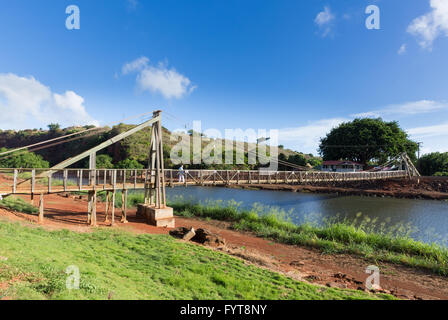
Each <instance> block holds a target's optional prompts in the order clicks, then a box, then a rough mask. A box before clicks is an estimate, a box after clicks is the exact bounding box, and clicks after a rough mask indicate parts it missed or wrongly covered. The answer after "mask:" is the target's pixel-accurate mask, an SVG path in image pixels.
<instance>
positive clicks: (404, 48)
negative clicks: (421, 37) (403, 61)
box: [397, 44, 407, 55]
mask: <svg viewBox="0 0 448 320" xmlns="http://www.w3.org/2000/svg"><path fill="white" fill-rule="evenodd" d="M406 50H407V46H406V44H402V45H401V47H400V49H398V52H397V53H398V54H399V55H403V54H405V53H406Z"/></svg>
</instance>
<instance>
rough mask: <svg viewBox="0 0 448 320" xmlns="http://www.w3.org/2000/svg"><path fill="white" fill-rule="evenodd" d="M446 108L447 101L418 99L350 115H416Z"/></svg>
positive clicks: (447, 105) (360, 116) (447, 106)
mask: <svg viewBox="0 0 448 320" xmlns="http://www.w3.org/2000/svg"><path fill="white" fill-rule="evenodd" d="M442 109H448V103H447V102H438V101H433V100H419V101H413V102H406V103H403V104H392V105H389V106H387V107H385V108H381V109H378V110H373V111H368V112H363V113H357V114H353V115H352V117H357V118H358V117H359V118H362V117H382V116H388V115H416V114H423V113H430V112H434V111H439V110H442Z"/></svg>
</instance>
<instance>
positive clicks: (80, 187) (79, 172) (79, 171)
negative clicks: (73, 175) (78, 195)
mask: <svg viewBox="0 0 448 320" xmlns="http://www.w3.org/2000/svg"><path fill="white" fill-rule="evenodd" d="M83 173H84V171H83V170H78V175H79V191H81V190H82V174H83Z"/></svg>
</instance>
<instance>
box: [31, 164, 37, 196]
mask: <svg viewBox="0 0 448 320" xmlns="http://www.w3.org/2000/svg"><path fill="white" fill-rule="evenodd" d="M35 183H36V170H35V169H33V170H31V195H33V194H34V184H35ZM33 198H34V197H33V196H32V197H31V199H33ZM33 200H34V199H33Z"/></svg>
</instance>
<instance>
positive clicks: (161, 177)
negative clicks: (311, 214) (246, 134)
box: [0, 111, 419, 227]
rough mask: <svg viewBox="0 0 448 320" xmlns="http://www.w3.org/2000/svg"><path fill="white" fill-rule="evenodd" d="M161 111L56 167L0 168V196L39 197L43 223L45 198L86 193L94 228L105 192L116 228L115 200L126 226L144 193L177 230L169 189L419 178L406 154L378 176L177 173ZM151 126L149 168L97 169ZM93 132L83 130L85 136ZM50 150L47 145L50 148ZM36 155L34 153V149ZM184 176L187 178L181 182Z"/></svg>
mask: <svg viewBox="0 0 448 320" xmlns="http://www.w3.org/2000/svg"><path fill="white" fill-rule="evenodd" d="M161 122H162V118H161V111H155V112H153V116H152V118H151V119H150V120H147V121H145V122H143V123H142V124H140V125H138V126H136V127H134V128H132V129H131V130H129V131H126V132H123V133H121V134H118V135H117V136H115V137H113V138H111V139H109V140H107V141H105V142H103V143H101V144H99V145H98V146H95V147H93V148H91V149H89V150H87V151H85V152H83V153H81V154H79V155H77V156H74V157H72V158H69V159H66V160H65V161H63V162H61V163H59V164H57V165H55V166H53V167H52V168H50V169H48V168H47V169H39V168H30V169H23V168H1V169H0V178H1V179H0V195H1V196H3V197H5V196H10V195H13V194H19V195H31V198H32V199H33V198H34V196H36V195H37V196H39V197H40V198H39V221H43V218H44V195H45V194H52V193H63V192H87V193H88V210H87V211H88V219H87V220H88V223H90V224H91V225H93V226H95V225H96V202H97V192H99V191H105V192H106V217H107V216H108V213H109V210H110V211H111V216H112V224H113V223H114V210H115V207H114V206H113V205H109V204H110V203H115V196H116V192H117V191H122V192H121V195H122V197H123V199H122V200H123V201H122V203H123V207H122V210H123V218H122V222H124V223H126V222H127V221H126V209H127V208H126V203H127V192H128V190H137V189H139V190H144V191H145V203H144V204H142V205H141V206H139V211H138V213H139V214H141V215H143V216H146V218H147V220H148V222H149V223H151V224H154V225H157V226H168V227H172V226H174V218H173V214H172V209H171V208H169V207H167V206H166V193H165V188H166V186H170V187H175V186H192V185H196V186H229V185H238V184H249V185H250V184H313V183H321V182H329V183H332V182H339V181H362V180H384V179H397V178H403V179H405V178H411V177H413V176H419V173H418V171H417V169H416V168H415V167H414V165H413V164H412V162H411V160H410V159H409V157H408V156H407V155H406V154H405V153H402V154H400V155H399V156H398V157H397V158H395V159H392V160H390V161H389V162H388V163H386V164H384V165H383V166H381V167H377V168H376V171H364V172H323V171H315V170H310V169H309V168H307V167H302V166H298V165H295V164H291V163H288V162H286V161H281V160H273V161H275V162H278V163H279V164H282V165H285V166H289V167H291V168H293V169H294V170H293V171H267V170H264V169H262V170H250V171H244V170H185V171H183V172H182V173H181V172H179V171H178V170H172V169H165V168H164V161H163V141H162V125H161ZM150 126H151V128H152V129H151V139H150V147H149V152H148V153H149V159H148V168H146V169H97V168H96V153H97V152H98V151H101V150H103V149H104V148H106V147H108V146H110V145H112V144H114V143H117V142H119V141H121V140H122V139H124V138H126V137H128V136H130V135H132V134H134V133H136V132H138V131H140V130H142V129H144V128H147V127H150ZM91 130H92V129H88V130H85V131H86V132H89V131H91ZM72 135H73V134H70V135H68V136H63V137H59V138H55V139H51V140H48V141H44V142H40V143H37V144H34V145H32V146H26V147H22V148H18V149H15V150H10V151H7V152H4V153H2V154H0V156H1V155H5V154H9V153H11V154H13V152H15V151H20V150H23V149H30V148H31V147H32V148H41V145H44V144H45V143H51V144H50V146H52V145H54V144H59V143H63V142H66V141H68V140H64V141H56V140H60V139H63V138H68V137H70V138H71V139H70V141H71V140H72V139H74V138H72V137H71V136H72ZM47 146H48V144H47ZM34 150H35V149H34ZM87 157H88V158H89V169H73V168H68V167H69V166H71V165H73V164H75V163H77V162H78V161H80V160H82V159H84V158H87ZM392 163H395V164H397V163H398V165H399V168H400V169H401V170H394V171H387V170H386V171H385V170H384V169H385V168H387V166H388V165H391V164H392ZM179 175H182V177H183V179H179Z"/></svg>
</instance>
